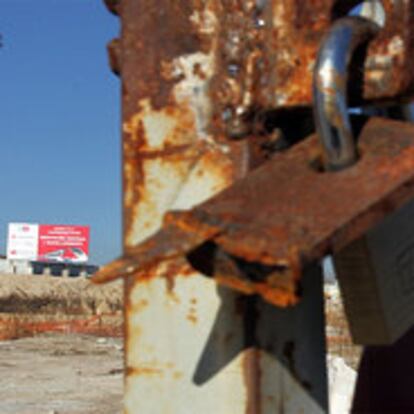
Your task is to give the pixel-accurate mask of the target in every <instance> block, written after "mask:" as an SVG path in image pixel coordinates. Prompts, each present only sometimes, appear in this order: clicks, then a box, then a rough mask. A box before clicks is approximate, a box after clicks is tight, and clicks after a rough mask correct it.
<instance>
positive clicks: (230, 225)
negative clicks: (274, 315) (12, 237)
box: [96, 118, 414, 304]
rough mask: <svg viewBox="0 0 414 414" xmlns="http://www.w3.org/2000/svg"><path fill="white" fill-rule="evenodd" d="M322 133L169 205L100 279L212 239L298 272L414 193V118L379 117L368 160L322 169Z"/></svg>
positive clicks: (366, 145)
mask: <svg viewBox="0 0 414 414" xmlns="http://www.w3.org/2000/svg"><path fill="white" fill-rule="evenodd" d="M315 141H316V137H313V138H310V139H307V140H305V141H304V142H302V143H300V144H298V145H297V146H295V147H293V148H292V149H291V150H289V151H286V152H285V153H281V154H277V155H276V156H275V157H274V158H273V159H272V160H271V161H269V162H268V163H267V164H265V165H264V166H262V167H260V168H258V169H257V170H256V171H254V172H252V173H251V174H250V175H248V176H247V177H246V178H244V179H242V180H240V181H238V182H236V183H235V184H234V185H233V186H232V187H231V188H229V189H227V190H224V191H223V192H222V193H220V194H219V195H218V196H215V197H214V198H212V199H211V200H209V201H207V202H205V203H203V204H201V205H200V206H198V207H195V208H194V209H193V210H191V211H186V212H170V213H168V214H167V215H166V217H165V220H164V228H163V229H162V230H161V231H160V232H158V233H157V234H156V235H155V236H154V237H153V238H150V239H148V240H147V241H145V242H144V243H142V244H140V245H138V246H136V247H131V248H130V249H129V250H128V251H127V252H126V253H127V254H126V257H125V258H124V259H121V260H120V261H118V262H114V263H113V264H112V265H110V266H109V267H108V268H106V269H105V268H104V269H103V270H102V271H101V272H100V273H99V274H98V275H97V276H96V280H97V281H99V280H100V279H101V280H106V279H107V278H110V277H114V275H117V276H120V275H124V276H125V275H128V274H132V273H134V272H136V271H137V270H138V271H139V270H141V271H143V270H144V269H145V268H147V267H151V266H152V265H154V264H155V263H157V262H159V261H161V260H166V259H170V258H173V257H176V256H179V255H182V254H184V253H187V252H188V251H190V250H191V249H192V248H195V247H196V246H198V245H200V244H201V243H202V242H203V241H206V240H213V241H214V242H215V243H216V244H217V245H219V246H220V247H221V248H222V249H223V250H224V251H225V252H226V253H227V254H230V255H232V256H235V257H238V258H242V259H243V260H246V261H248V262H257V263H261V264H264V265H268V266H276V268H275V269H274V270H275V271H277V272H278V273H280V274H284V275H288V277H289V278H290V279H291V280H297V279H299V276H300V272H301V271H302V269H303V268H304V267H305V266H306V265H307V264H309V263H311V262H312V261H314V260H315V259H320V258H321V257H323V256H324V255H326V254H328V253H332V252H336V251H339V250H340V249H341V248H343V247H344V246H345V245H347V244H348V243H350V242H351V241H353V240H355V239H356V238H358V237H359V236H361V235H363V234H364V233H365V232H366V231H367V230H369V229H370V228H372V227H373V226H375V225H376V224H377V223H379V221H380V220H381V219H382V218H383V217H384V216H386V215H387V214H389V213H390V212H392V211H394V210H396V209H397V208H399V207H401V206H402V205H403V204H404V203H406V202H407V201H408V200H410V198H412V197H413V196H414V126H413V125H411V124H408V123H403V122H398V121H390V120H385V119H380V118H372V119H371V120H370V121H368V123H367V125H366V126H365V127H364V129H363V131H362V133H361V136H360V140H359V149H360V153H361V158H360V160H359V161H358V162H357V163H356V164H355V165H354V166H352V167H350V168H347V169H345V170H343V171H340V172H330V173H328V172H321V171H318V169H317V168H316V167H315V165H316V166H317V165H318V156H317V152H316V151H315V150H316V148H317V143H316V142H315ZM234 287H235V288H236V289H239V290H243V289H241V288H238V287H237V285H235V286H234ZM270 287H271V284H270ZM279 288H280V286H279ZM275 289H276V290H277V289H278V287H277V283H276V285H275ZM256 293H261V292H260V291H256ZM264 296H265V297H266V295H264ZM267 297H268V299H269V300H270V301H272V297H273V296H272V295H267ZM275 303H278V304H280V301H279V300H278V299H276V300H275ZM289 303H295V301H294V300H292V301H291V302H289V301H287V304H289Z"/></svg>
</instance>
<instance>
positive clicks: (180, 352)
mask: <svg viewBox="0 0 414 414" xmlns="http://www.w3.org/2000/svg"><path fill="white" fill-rule="evenodd" d="M106 3H107V4H108V5H109V6H110V8H111V10H112V11H113V12H114V13H116V14H119V16H120V17H121V20H122V33H121V37H120V40H119V41H115V42H113V43H112V45H111V46H110V47H109V50H110V62H111V66H112V68H113V70H114V71H115V72H120V74H121V77H122V94H123V95H122V102H123V116H122V118H123V123H122V130H123V154H124V164H123V168H124V170H123V177H124V182H123V185H124V250H125V252H129V251H130V250H131V249H134V247H135V246H136V245H138V244H139V243H141V242H142V241H143V240H145V239H146V238H148V237H150V236H152V235H153V234H154V233H155V232H156V231H157V230H159V227H160V226H161V224H162V222H163V217H164V215H165V213H166V212H167V211H169V210H172V209H173V210H186V209H189V208H192V207H194V205H197V204H200V203H202V202H203V201H205V200H207V199H209V198H210V197H212V196H213V195H214V194H216V193H218V192H220V191H221V190H223V189H224V188H226V187H228V186H230V185H231V184H232V183H233V182H234V181H235V180H236V179H239V178H241V177H243V176H244V175H245V174H246V172H247V170H248V168H249V164H251V161H250V159H249V144H248V142H246V141H238V142H235V141H229V139H228V137H227V136H226V133H232V134H234V132H235V131H236V130H237V128H236V127H237V126H238V125H240V126H241V127H243V122H244V121H245V117H246V114H247V117H250V116H251V113H250V111H251V108H252V107H254V106H255V105H256V103H255V102H256V101H255V100H254V99H253V100H252V97H251V93H252V91H258V89H259V88H258V83H257V79H259V78H258V68H257V65H256V57H255V56H256V54H257V50H256V49H258V48H259V49H260V48H261V47H262V46H263V43H262V41H261V40H260V37H261V34H260V33H261V29H260V26H261V25H262V22H260V21H257V23H258V27H257V30H256V31H255V32H254V33H253V35H252V36H253V38H252V37H251V36H250V38H249V40H246V39H245V35H246V34H247V30H246V29H247V28H248V27H251V26H252V25H253V24H255V22H256V21H255V15H254V10H253V9H254V7H253V8H252V4H253V3H254V2H252V1H246V2H239V1H232V0H230V1H228V0H222V1H221V0H220V1H218V0H206V1H203V2H200V1H198V0H189V1H184V0H178V1H170V0H148V1H145V2H138V1H135V0H123V1H122V2H121V1H119V2H118V1H109V0H108V1H107V2H106ZM258 3H261V2H258ZM264 3H265V2H264ZM245 7H246V10H244V8H245ZM241 9H243V10H244V11H241ZM247 9H248V10H247ZM234 30H235V31H236V32H235V35H236V36H235V37H234V36H233V34H234ZM237 39H241V41H242V49H245V48H247V49H249V48H250V49H249V52H248V53H247V55H245V54H244V52H243V51H242V55H243V56H242V57H241V55H240V54H239V52H238V51H237V50H238V46H237V42H238V40H237ZM225 43H231V45H230V47H229V48H227V49H226V48H225V46H226V44H225ZM230 55H231V56H233V57H235V60H237V59H241V61H240V63H241V73H240V72H239V74H240V76H236V78H237V79H236V82H235V83H234V82H233V83H232V82H229V83H230V84H231V85H230V90H233V91H236V92H235V95H234V97H233V98H231V99H228V97H229V96H231V94H232V93H233V92H231V93H230V94H227V92H226V90H227V89H226V88H224V89H225V91H224V93H223V92H222V85H224V83H226V82H227V80H226V77H227V75H228V69H229V68H228V67H226V65H225V63H226V64H227V63H229V64H230V66H231V68H230V71H233V70H234V69H235V66H232V65H233V64H234V63H237V62H233V61H231V59H230V60H228V57H229V56H230ZM245 65H247V66H245ZM223 66H224V67H223ZM245 68H247V69H246V70H245ZM259 69H260V68H259ZM236 72H237V70H236V71H235V72H232V73H236ZM232 85H235V86H234V89H231V88H232V87H233V86H232ZM238 89H240V90H241V92H240V94H239V92H238ZM254 93H256V92H254ZM229 102H230V103H231V104H232V105H233V104H234V105H235V107H234V108H228V104H229ZM228 109H230V111H227V112H226V110H228ZM229 113H230V117H228V115H229ZM237 117H240V119H237ZM249 121H250V119H249ZM240 131H241V132H240V135H243V134H244V133H245V132H246V131H243V130H242V129H241V130H240ZM236 132H237V131H236ZM235 135H237V134H235ZM170 241H171V239H170V240H168V243H170ZM160 242H161V243H162V242H163V240H160ZM177 247H179V248H181V247H182V246H181V244H180V245H179V246H177ZM223 261H224V264H226V263H228V260H227V258H225V257H224V259H223ZM124 263H125V264H127V265H128V266H129V265H130V263H131V262H130V259H129V258H127V259H126V261H125V262H124ZM115 267H116V265H115ZM114 270H115V271H117V269H116V268H115V269H114ZM316 272H317V274H312V275H311V276H312V277H309V278H308V280H309V282H310V284H311V285H312V288H310V292H309V295H307V299H306V301H302V302H301V308H292V309H290V310H289V311H288V312H284V311H283V310H280V309H274V308H272V309H270V308H269V306H268V304H266V303H262V302H261V301H257V300H256V298H253V297H251V296H246V295H240V293H239V292H237V291H234V290H232V289H226V288H224V287H222V286H219V285H217V283H216V282H215V280H214V279H213V278H209V277H205V276H204V275H203V274H201V273H200V272H199V271H196V270H194V269H193V268H192V267H191V266H190V265H189V263H188V262H187V261H186V260H184V258H174V260H171V261H167V262H163V263H159V264H157V265H155V266H153V267H151V269H146V270H145V271H144V272H143V273H141V272H139V271H137V272H133V273H134V274H133V276H131V277H129V278H127V279H126V281H125V365H126V378H125V397H124V406H125V413H130V414H132V413H141V412H144V413H149V412H153V413H165V412H172V413H183V412H198V413H212V412H214V413H217V414H228V413H229V412H232V413H237V414H239V413H240V414H242V413H248V414H258V413H259V412H261V413H266V414H267V413H274V412H277V411H280V410H285V411H289V410H290V408H293V409H294V411H295V412H296V411H298V412H299V411H300V410H302V411H305V410H307V411H306V412H309V413H315V414H316V413H318V414H320V413H322V412H324V407H325V406H326V386H325V385H326V384H325V382H326V381H325V376H324V352H323V343H322V344H321V338H322V332H323V313H322V312H321V302H320V301H319V298H320V294H319V293H318V288H319V287H320V277H321V273H320V270H318V269H316ZM312 291H314V293H312ZM252 299H253V300H252ZM256 302H258V303H257V304H256ZM306 303H308V305H306ZM256 305H257V311H255V308H256ZM310 309H312V312H309V310H310ZM302 313H303V317H300V316H299V315H302ZM252 314H255V315H256V316H255V317H254V318H252V317H251V315H252ZM259 316H260V320H259ZM299 319H300V321H308V322H307V323H306V326H309V327H310V326H312V329H309V330H301V329H299V328H300V324H298V323H296V321H297V320H299ZM256 325H257V327H256ZM267 325H271V326H272V327H274V328H273V329H272V330H269V329H268V326H267ZM285 325H289V326H288V328H287V329H284V326H285ZM282 333H283V334H282ZM276 337H277V346H276V345H275V346H274V344H273V342H274V341H273V338H276ZM305 337H306V338H305ZM299 338H300V339H301V341H299V342H301V343H300V344H298V346H295V344H296V340H297V339H299ZM303 338H305V339H303ZM305 344H306V346H303V345H305ZM273 347H274V348H275V349H273ZM252 348H254V349H252ZM276 348H277V349H276ZM308 356H309V357H308ZM310 356H312V357H310ZM285 359H286V361H285ZM302 360H303V361H305V360H306V361H307V363H301V362H300V361H302ZM276 382H277V383H278V386H276V387H275V386H274V384H275V383H276Z"/></svg>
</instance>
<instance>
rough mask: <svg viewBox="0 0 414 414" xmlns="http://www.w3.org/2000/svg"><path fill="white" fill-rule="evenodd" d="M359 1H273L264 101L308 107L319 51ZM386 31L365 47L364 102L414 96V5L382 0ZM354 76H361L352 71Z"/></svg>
mask: <svg viewBox="0 0 414 414" xmlns="http://www.w3.org/2000/svg"><path fill="white" fill-rule="evenodd" d="M357 3H360V2H357V1H344V2H339V1H335V0H315V1H300V0H295V1H291V0H273V1H272V2H271V4H272V6H271V7H272V10H271V11H270V13H271V17H270V19H271V20H270V22H269V25H270V26H271V27H270V28H269V31H270V36H269V38H268V41H267V42H266V43H267V47H268V49H267V50H266V52H265V55H266V57H267V58H268V59H269V60H270V61H271V62H272V63H271V64H270V67H271V68H272V72H271V73H272V75H271V79H270V83H269V84H271V85H272V88H263V93H264V94H267V96H263V98H262V99H263V100H264V101H265V102H266V104H267V105H269V104H270V103H271V102H272V103H271V104H270V105H271V106H278V107H280V106H296V105H309V104H310V103H311V101H312V97H311V85H312V67H313V64H314V61H315V56H316V52H317V49H318V48H319V45H320V42H321V39H322V37H323V35H324V34H325V32H326V31H327V29H328V28H329V27H330V25H331V24H332V21H333V20H334V19H336V18H339V17H342V16H344V15H346V13H347V12H348V11H349V10H350V9H351V8H352V7H353V6H355V5H356V4H357ZM382 3H383V7H384V10H385V14H386V21H385V26H384V28H383V29H382V30H381V32H380V33H379V35H378V36H377V37H376V39H374V40H373V42H372V43H371V44H370V45H369V48H368V54H367V58H366V60H365V64H364V75H363V80H364V88H363V96H364V98H366V99H383V98H393V97H396V96H409V95H412V93H413V86H414V66H413V65H414V63H413V61H412V59H411V56H412V52H413V34H412V27H413V18H414V3H413V2H412V1H403V0H384V1H383V2H382ZM355 74H356V75H357V77H359V76H360V73H359V71H355Z"/></svg>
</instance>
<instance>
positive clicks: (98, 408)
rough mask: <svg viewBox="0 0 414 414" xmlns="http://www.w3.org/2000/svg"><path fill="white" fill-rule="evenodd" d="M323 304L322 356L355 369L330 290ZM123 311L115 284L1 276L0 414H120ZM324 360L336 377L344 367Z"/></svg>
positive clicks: (355, 352) (353, 351)
mask: <svg viewBox="0 0 414 414" xmlns="http://www.w3.org/2000/svg"><path fill="white" fill-rule="evenodd" d="M325 303H326V310H327V344H328V352H329V354H330V356H331V357H334V358H335V357H340V358H341V361H344V363H346V364H347V365H348V366H350V367H352V368H354V369H355V368H356V367H357V365H358V361H359V356H360V348H358V347H355V346H354V345H352V342H351V340H350V337H349V330H348V326H347V324H346V318H345V317H344V313H343V308H342V304H341V300H340V297H339V293H338V291H337V288H336V287H335V286H333V285H331V286H330V287H328V286H327V287H326V291H325ZM122 308H123V285H122V282H121V281H117V282H114V283H110V284H107V285H99V286H96V285H93V284H92V283H91V282H90V280H88V279H85V278H81V277H77V278H68V277H52V276H35V275H33V276H23V275H1V274H0V414H119V413H121V412H122V394H123V331H124V330H123V316H122ZM330 361H331V363H330V365H332V367H334V368H335V366H338V367H339V368H337V369H336V368H335V369H336V371H337V372H336V373H335V372H334V371H332V370H331V373H332V372H334V376H335V378H339V379H341V378H342V377H343V375H344V373H346V372H347V371H346V369H345V368H346V367H344V366H343V365H341V364H342V362H338V361H337V360H333V359H331V360H330ZM338 364H339V365H338ZM332 367H331V368H332ZM345 371H346V372H345ZM351 374H352V372H351ZM352 375H353V376H354V374H352ZM332 378H333V377H332ZM332 378H331V379H332ZM335 381H336V380H335ZM341 381H342V380H341ZM345 382H350V381H348V379H347V380H346V381H345ZM351 387H352V386H351ZM351 391H352V390H351ZM340 397H341V398H342V396H340ZM348 399H349V398H348ZM339 412H340V410H339V411H337V412H336V414H339ZM344 412H345V411H344Z"/></svg>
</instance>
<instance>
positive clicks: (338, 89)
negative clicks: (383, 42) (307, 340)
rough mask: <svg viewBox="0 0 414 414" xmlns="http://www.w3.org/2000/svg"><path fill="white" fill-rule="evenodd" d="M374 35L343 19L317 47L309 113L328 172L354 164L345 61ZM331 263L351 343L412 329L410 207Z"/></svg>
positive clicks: (413, 210) (413, 214)
mask: <svg viewBox="0 0 414 414" xmlns="http://www.w3.org/2000/svg"><path fill="white" fill-rule="evenodd" d="M376 31H377V29H376V27H375V24H373V23H371V22H369V21H368V20H365V19H362V18H356V17H349V18H344V19H342V20H341V21H339V22H338V23H337V24H336V25H334V26H333V27H332V30H331V31H330V32H329V34H328V36H327V37H326V38H325V40H324V42H323V43H322V46H321V49H320V52H319V56H318V60H317V64H316V67H315V75H314V101H315V105H314V113H315V120H316V125H317V130H318V134H319V137H320V141H321V143H322V146H323V148H324V156H325V158H324V161H325V167H326V169H328V170H343V169H344V168H346V167H348V166H350V165H352V164H354V163H355V162H356V161H357V159H358V154H357V145H356V142H355V139H354V137H353V135H352V131H351V124H350V119H349V115H348V111H347V104H346V84H347V82H346V73H345V72H346V61H349V59H350V57H351V56H352V49H353V47H354V46H355V45H358V44H360V41H361V40H364V39H366V38H367V37H369V36H372V35H373V34H374V33H375V32H376ZM344 39H345V40H344ZM344 42H345V43H344ZM332 191H335V189H332ZM333 260H334V264H335V268H336V273H337V276H338V279H339V284H340V288H341V292H342V295H343V300H344V306H345V312H346V315H347V317H348V321H349V325H350V330H351V334H352V337H353V340H354V342H355V343H358V344H363V345H373V344H375V345H382V344H390V343H392V342H394V341H395V340H397V339H398V338H399V337H400V336H401V335H402V334H403V333H405V332H406V331H407V330H408V329H409V328H410V327H411V326H412V325H413V324H414V201H411V202H409V203H408V204H407V205H405V206H404V207H403V208H402V209H400V210H398V211H396V212H394V213H392V214H391V215H388V216H387V217H386V218H385V219H384V220H383V221H382V222H381V223H380V224H378V225H377V226H375V227H374V228H372V229H371V230H369V231H368V233H366V234H365V235H364V236H363V237H361V238H358V239H357V240H355V241H353V242H352V243H351V244H349V245H348V246H346V247H345V248H344V249H342V250H341V251H340V252H339V253H337V254H335V255H334V256H333Z"/></svg>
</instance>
